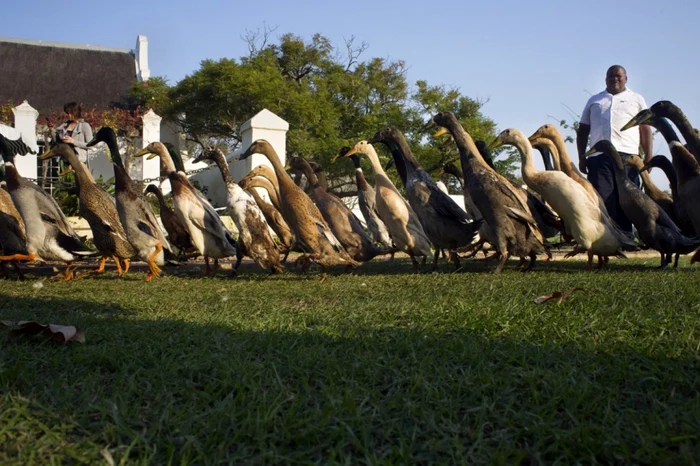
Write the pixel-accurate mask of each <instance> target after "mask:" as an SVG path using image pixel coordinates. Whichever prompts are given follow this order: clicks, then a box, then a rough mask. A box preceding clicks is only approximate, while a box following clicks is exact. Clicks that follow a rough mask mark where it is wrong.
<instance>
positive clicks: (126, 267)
mask: <svg viewBox="0 0 700 466" xmlns="http://www.w3.org/2000/svg"><path fill="white" fill-rule="evenodd" d="M122 262H123V265H122V268H123V269H124V275H126V274H127V273H128V272H129V267H131V259H122Z"/></svg>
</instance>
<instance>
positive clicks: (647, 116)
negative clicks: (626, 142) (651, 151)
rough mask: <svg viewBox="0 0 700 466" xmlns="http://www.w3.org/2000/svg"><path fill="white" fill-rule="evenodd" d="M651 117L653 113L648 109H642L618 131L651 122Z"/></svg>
mask: <svg viewBox="0 0 700 466" xmlns="http://www.w3.org/2000/svg"><path fill="white" fill-rule="evenodd" d="M653 117H654V113H653V112H652V111H651V110H650V109H648V108H647V109H644V110H642V111H641V112H639V113H637V114H636V115H635V116H634V117H633V118H632V119H631V120H630V121H628V122H627V124H626V125H625V126H623V127H622V129H621V130H620V131H625V130H627V129H630V128H633V127H635V126H638V125H642V124H644V123H645V122H647V121H649V120H651V119H652V118H653Z"/></svg>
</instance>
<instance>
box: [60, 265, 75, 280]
mask: <svg viewBox="0 0 700 466" xmlns="http://www.w3.org/2000/svg"><path fill="white" fill-rule="evenodd" d="M66 265H67V267H66V270H65V272H63V277H64V279H65V281H69V280H73V271H74V270H75V269H76V268H77V267H76V266H75V265H73V263H72V262H66Z"/></svg>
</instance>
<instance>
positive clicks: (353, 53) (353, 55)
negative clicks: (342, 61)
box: [343, 35, 369, 71]
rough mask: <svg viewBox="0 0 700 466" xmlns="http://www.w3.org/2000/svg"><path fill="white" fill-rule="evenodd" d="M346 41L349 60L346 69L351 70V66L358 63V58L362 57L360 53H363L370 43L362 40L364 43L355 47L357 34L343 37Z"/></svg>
mask: <svg viewBox="0 0 700 466" xmlns="http://www.w3.org/2000/svg"><path fill="white" fill-rule="evenodd" d="M343 40H344V41H345V49H346V51H347V60H348V63H347V65H346V66H345V71H350V68H352V66H353V65H355V64H357V59H358V58H360V55H362V54H363V53H364V52H365V51H366V50H367V49H368V48H369V44H368V43H367V42H365V41H362V43H361V44H360V45H359V46H358V47H355V46H354V43H355V36H354V35H353V36H350V38H349V39H345V38H343Z"/></svg>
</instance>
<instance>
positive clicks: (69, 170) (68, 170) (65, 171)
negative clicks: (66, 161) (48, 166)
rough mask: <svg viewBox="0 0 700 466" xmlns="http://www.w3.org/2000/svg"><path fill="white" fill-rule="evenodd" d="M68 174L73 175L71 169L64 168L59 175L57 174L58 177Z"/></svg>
mask: <svg viewBox="0 0 700 466" xmlns="http://www.w3.org/2000/svg"><path fill="white" fill-rule="evenodd" d="M69 173H73V167H68V168H66V169H65V170H63V171H62V172H61V173H59V174H58V176H66V175H67V174H69Z"/></svg>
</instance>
